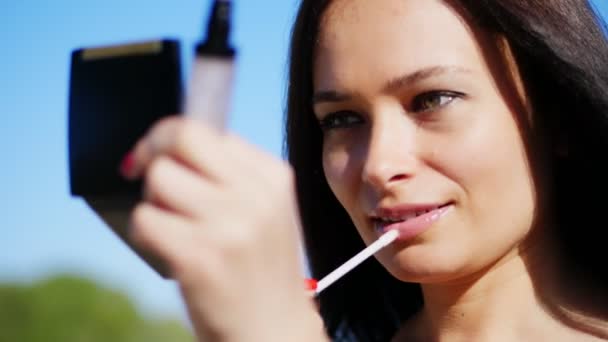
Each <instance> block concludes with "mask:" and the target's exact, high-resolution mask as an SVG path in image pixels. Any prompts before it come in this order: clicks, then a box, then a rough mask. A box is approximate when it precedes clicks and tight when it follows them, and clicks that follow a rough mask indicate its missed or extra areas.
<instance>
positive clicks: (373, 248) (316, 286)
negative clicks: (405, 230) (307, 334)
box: [306, 230, 399, 296]
mask: <svg viewBox="0 0 608 342" xmlns="http://www.w3.org/2000/svg"><path fill="white" fill-rule="evenodd" d="M397 237H399V232H398V231H397V230H389V231H388V232H386V233H384V234H383V235H382V236H380V237H379V238H378V240H376V241H374V242H373V243H372V244H370V245H369V246H367V247H366V248H365V249H363V250H362V251H361V252H359V253H357V255H355V256H354V257H352V258H350V259H349V260H348V261H347V262H345V263H344V264H342V265H341V266H340V267H338V268H336V269H335V270H333V271H332V272H331V273H329V274H328V275H326V276H325V277H323V279H321V280H319V281H318V282H317V281H316V280H315V279H307V281H306V285H307V287H308V290H314V291H315V296H318V295H319V294H320V293H321V292H322V291H323V290H325V289H326V288H328V287H329V286H330V285H331V284H333V283H335V282H336V281H337V280H338V279H340V278H342V277H343V276H344V275H346V274H347V273H348V272H350V271H351V270H353V269H354V268H355V267H357V266H359V264H361V263H362V262H363V261H365V260H367V258H369V257H370V256H372V255H374V254H376V253H377V252H378V251H380V250H381V249H382V248H384V247H386V246H388V245H390V244H391V243H393V241H395V240H396V239H397Z"/></svg>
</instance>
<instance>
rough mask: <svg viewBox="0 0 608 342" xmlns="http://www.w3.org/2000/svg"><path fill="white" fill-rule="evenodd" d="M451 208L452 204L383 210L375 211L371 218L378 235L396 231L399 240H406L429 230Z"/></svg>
mask: <svg viewBox="0 0 608 342" xmlns="http://www.w3.org/2000/svg"><path fill="white" fill-rule="evenodd" d="M452 206H453V205H452V203H446V204H442V205H416V206H411V205H409V206H398V207H393V208H383V209H379V210H377V212H376V213H375V214H374V215H373V216H372V221H373V223H374V228H375V229H376V231H377V232H378V233H379V234H383V233H385V232H387V231H389V230H393V229H396V230H398V231H399V240H407V239H409V238H412V237H414V236H416V235H418V234H420V233H422V232H423V231H425V230H426V229H428V228H430V226H431V225H432V224H433V223H434V222H436V221H437V220H439V219H440V218H441V217H443V216H444V215H445V213H447V212H448V211H449V210H450V209H451V208H452Z"/></svg>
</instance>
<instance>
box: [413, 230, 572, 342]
mask: <svg viewBox="0 0 608 342" xmlns="http://www.w3.org/2000/svg"><path fill="white" fill-rule="evenodd" d="M541 241H542V240H541ZM548 244H549V243H548V242H546V241H545V242H543V243H542V244H541V243H536V244H529V245H528V246H527V247H526V248H524V247H520V248H518V249H514V250H513V251H511V252H510V253H508V254H507V255H505V256H503V257H502V258H501V259H500V260H499V261H498V262H496V263H495V264H494V265H492V266H491V267H488V268H487V269H484V270H482V271H479V272H477V273H476V274H473V275H470V276H468V277H466V278H464V279H458V280H453V281H448V282H443V283H433V284H423V285H422V291H423V296H424V303H425V304H424V309H423V311H422V312H421V314H420V316H419V320H421V322H423V323H422V327H424V328H423V329H424V331H426V332H432V333H429V334H425V335H426V336H427V339H426V340H435V341H442V340H462V341H499V340H500V339H502V340H504V341H521V340H554V341H556V340H559V339H557V336H570V335H571V333H572V331H571V329H569V328H568V327H567V326H566V325H565V324H563V322H560V320H559V318H556V316H555V315H554V314H553V313H551V312H550V310H547V308H554V307H560V304H559V303H560V300H561V295H560V291H559V290H558V289H557V288H558V287H559V286H556V284H559V283H560V279H561V278H562V277H560V276H559V272H558V270H559V267H558V264H559V262H558V261H557V259H558V258H557V253H555V254H554V253H550V252H551V251H554V250H555V249H554V248H550V246H549V245H548ZM539 294H542V296H539ZM549 336H555V337H556V339H550V338H548V337H549Z"/></svg>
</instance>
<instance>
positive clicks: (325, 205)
mask: <svg viewBox="0 0 608 342" xmlns="http://www.w3.org/2000/svg"><path fill="white" fill-rule="evenodd" d="M329 3H330V1H329V0H302V2H301V5H300V8H299V12H298V15H297V18H296V21H295V25H294V28H293V33H292V40H291V49H290V67H289V85H288V97H287V114H286V125H285V130H286V131H285V134H286V135H285V136H286V148H285V151H286V152H287V154H288V158H289V162H290V163H291V164H292V166H293V167H294V169H295V174H296V186H297V196H298V201H299V206H300V212H301V216H302V223H303V229H304V236H305V244H306V250H307V253H308V257H309V263H310V268H311V272H312V275H313V276H314V277H317V278H320V277H322V276H324V275H326V274H327V273H329V272H330V271H331V270H333V269H334V268H335V267H337V266H339V265H340V264H342V263H343V262H344V261H345V260H347V259H348V258H350V257H351V256H353V255H354V254H355V253H357V252H359V251H360V250H361V249H363V248H364V247H365V246H364V244H363V241H362V240H361V238H360V237H359V235H358V233H357V231H356V229H355V228H354V226H353V224H352V222H351V220H350V218H349V216H348V215H347V214H346V212H345V210H344V209H343V208H342V206H341V205H340V204H339V203H338V201H337V200H336V198H335V197H334V195H333V193H332V191H331V190H330V188H329V186H328V185H327V183H326V180H325V177H324V173H323V169H322V163H321V154H322V144H323V138H322V132H321V129H320V127H319V124H318V122H317V120H316V119H315V116H314V113H313V109H312V101H311V100H312V96H313V78H312V77H313V63H314V56H315V47H316V42H317V39H318V37H317V36H318V32H319V29H320V24H321V20H322V16H323V14H324V12H325V10H326V9H327V7H328V5H329ZM450 4H453V5H454V6H458V7H460V9H461V10H463V11H464V13H466V14H467V17H468V19H470V20H472V24H474V25H476V26H477V27H480V28H482V29H483V30H486V31H487V32H490V33H495V34H498V35H500V36H502V37H504V38H505V39H506V41H507V42H508V44H509V45H510V47H511V50H512V52H513V55H514V57H515V61H516V63H517V66H518V68H519V70H520V71H521V74H522V78H523V81H524V84H525V87H526V90H527V94H528V96H529V101H530V102H531V106H532V108H533V111H534V113H535V114H534V115H535V116H537V117H539V116H540V118H541V119H540V122H541V123H542V124H543V125H544V126H546V127H545V130H546V131H548V132H549V135H548V137H547V138H546V139H552V140H555V141H558V140H559V141H560V143H562V142H565V147H566V153H565V154H555V155H552V156H549V157H547V160H548V164H549V165H548V167H549V168H550V169H551V170H552V173H553V175H554V176H553V179H552V180H551V181H552V182H553V184H554V186H553V188H554V193H553V196H554V198H553V199H552V201H553V203H554V209H555V215H556V218H557V222H558V223H559V225H558V226H557V227H555V234H556V235H557V236H558V239H559V241H561V242H562V245H563V247H562V248H563V251H564V253H566V254H567V257H568V259H569V260H571V261H572V263H573V264H572V265H571V266H572V267H573V269H574V268H575V269H577V270H579V271H580V272H581V274H582V275H583V276H587V277H589V278H591V279H593V280H594V281H595V282H596V283H597V284H600V286H606V285H608V281H607V280H608V272H607V271H606V268H605V267H603V266H604V263H605V261H606V260H607V258H606V257H607V254H606V252H605V245H606V244H605V243H604V242H603V239H602V238H601V237H602V236H603V235H604V232H603V230H604V229H605V228H604V227H605V226H606V224H605V223H603V220H602V219H600V218H599V216H600V215H601V214H603V212H604V211H603V210H605V209H604V206H605V205H604V203H603V199H604V197H606V194H608V178H607V177H608V176H607V175H608V163H607V162H606V157H607V156H606V155H605V154H606V152H607V151H608V44H607V43H606V39H605V36H604V33H605V32H606V31H605V27H606V26H605V25H604V24H603V22H602V21H601V19H600V18H599V17H598V16H597V14H596V12H595V11H594V9H593V8H592V5H591V4H590V3H588V2H587V1H585V0H553V1H547V0H454V1H450ZM556 137H558V138H556ZM421 306H422V296H421V291H420V287H419V285H417V284H411V283H404V282H401V281H399V280H397V279H395V278H393V277H392V276H391V275H390V274H389V273H388V272H387V271H386V270H385V269H383V268H382V266H381V265H380V264H379V263H378V262H377V261H376V260H375V259H373V258H372V259H371V260H369V261H367V262H365V263H364V264H363V265H361V266H360V267H359V268H358V269H357V270H355V271H353V272H351V273H350V274H349V275H347V276H346V277H345V278H344V279H342V280H341V281H339V282H338V283H336V284H334V285H332V287H330V288H328V289H327V290H326V291H324V292H323V294H322V295H321V296H320V311H321V315H322V317H323V319H324V321H325V324H326V328H327V331H328V333H329V335H330V336H331V337H332V338H333V339H334V340H353V339H354V340H357V341H387V340H389V339H390V337H391V336H392V335H393V334H394V333H395V332H396V330H397V329H398V327H399V325H400V324H401V323H402V322H403V321H404V320H406V319H407V318H408V317H411V315H413V314H414V313H415V312H417V311H418V310H419V309H420V308H421Z"/></svg>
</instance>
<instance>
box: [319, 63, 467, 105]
mask: <svg viewBox="0 0 608 342" xmlns="http://www.w3.org/2000/svg"><path fill="white" fill-rule="evenodd" d="M450 72H457V73H470V72H471V71H470V70H469V69H466V68H462V67H459V66H432V67H428V68H424V69H420V70H418V71H415V72H413V73H410V74H405V75H402V76H399V77H396V78H394V79H392V80H389V81H388V82H386V84H385V85H384V87H382V92H384V93H391V92H394V91H396V90H398V89H401V88H403V87H405V86H409V85H411V84H414V83H416V82H420V81H423V80H425V79H427V78H431V77H435V76H438V75H441V74H446V73H450ZM351 98H352V95H350V94H347V93H340V92H338V91H335V90H322V91H319V92H316V93H315V94H314V95H313V97H312V104H313V105H316V104H319V103H322V102H343V101H347V100H350V99H351Z"/></svg>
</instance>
